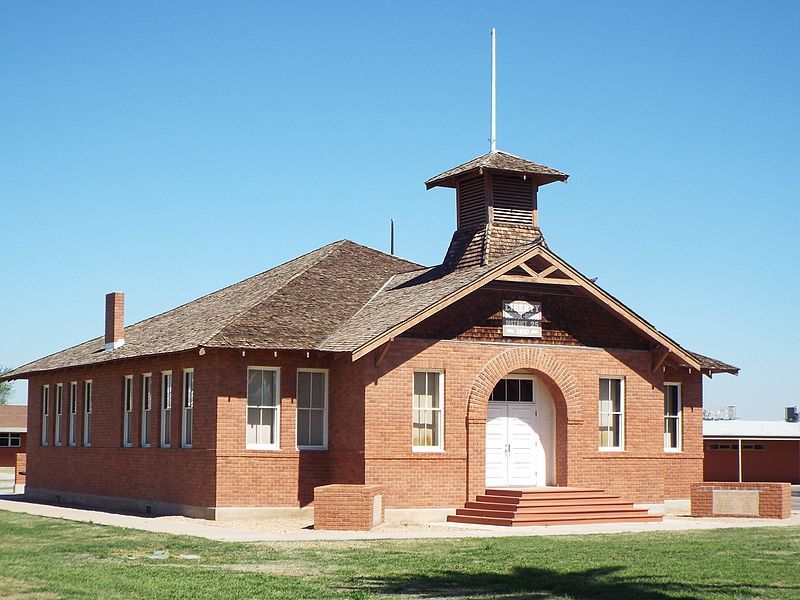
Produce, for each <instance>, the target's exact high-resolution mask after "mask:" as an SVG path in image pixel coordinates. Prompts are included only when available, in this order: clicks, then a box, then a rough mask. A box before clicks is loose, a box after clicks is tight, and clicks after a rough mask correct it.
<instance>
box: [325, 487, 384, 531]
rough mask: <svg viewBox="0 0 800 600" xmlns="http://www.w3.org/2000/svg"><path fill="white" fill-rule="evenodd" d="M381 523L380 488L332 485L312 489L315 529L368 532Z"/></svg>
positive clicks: (381, 495) (381, 494)
mask: <svg viewBox="0 0 800 600" xmlns="http://www.w3.org/2000/svg"><path fill="white" fill-rule="evenodd" d="M382 522H383V488H381V486H379V485H345V484H333V485H323V486H319V487H316V488H314V529H340V530H351V531H352V530H359V531H367V530H369V529H372V528H373V527H374V526H375V525H379V524H380V523H382Z"/></svg>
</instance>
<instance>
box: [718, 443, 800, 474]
mask: <svg viewBox="0 0 800 600" xmlns="http://www.w3.org/2000/svg"><path fill="white" fill-rule="evenodd" d="M737 443H738V442H737V441H736V440H706V441H705V463H704V471H703V478H704V479H705V480H706V481H739V451H738V449H736V448H734V449H731V450H728V449H724V450H711V449H710V447H711V445H712V444H730V445H733V446H734V447H735V446H736V445H737ZM749 444H760V445H763V446H764V449H763V450H750V449H744V448H743V449H742V480H743V481H776V482H789V483H800V440H795V441H784V440H781V441H769V440H744V441H743V442H742V445H743V446H744V445H749Z"/></svg>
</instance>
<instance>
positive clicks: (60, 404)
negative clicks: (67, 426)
mask: <svg viewBox="0 0 800 600" xmlns="http://www.w3.org/2000/svg"><path fill="white" fill-rule="evenodd" d="M63 408H64V384H63V383H58V384H56V418H55V433H54V434H53V445H54V446H60V445H61V413H62V412H63Z"/></svg>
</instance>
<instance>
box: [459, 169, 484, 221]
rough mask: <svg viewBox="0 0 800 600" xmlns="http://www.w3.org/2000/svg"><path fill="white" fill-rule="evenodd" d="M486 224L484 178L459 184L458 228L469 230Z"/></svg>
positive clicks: (467, 180)
mask: <svg viewBox="0 0 800 600" xmlns="http://www.w3.org/2000/svg"><path fill="white" fill-rule="evenodd" d="M485 222H486V206H485V203H484V184H483V177H475V178H474V179H466V180H464V181H462V182H460V183H459V184H458V228H459V229H469V228H470V227H477V226H479V225H483V224H484V223H485Z"/></svg>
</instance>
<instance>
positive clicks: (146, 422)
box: [139, 373, 153, 448]
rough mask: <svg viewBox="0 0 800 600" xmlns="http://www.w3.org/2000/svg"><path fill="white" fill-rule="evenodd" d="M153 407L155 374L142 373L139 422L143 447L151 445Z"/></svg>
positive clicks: (140, 442)
mask: <svg viewBox="0 0 800 600" xmlns="http://www.w3.org/2000/svg"><path fill="white" fill-rule="evenodd" d="M152 408H153V374H152V373H142V417H141V421H140V422H139V431H140V434H139V445H140V446H141V447H142V448H149V447H150V433H151V432H150V429H151V427H150V426H151V425H152V414H153V413H152Z"/></svg>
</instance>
